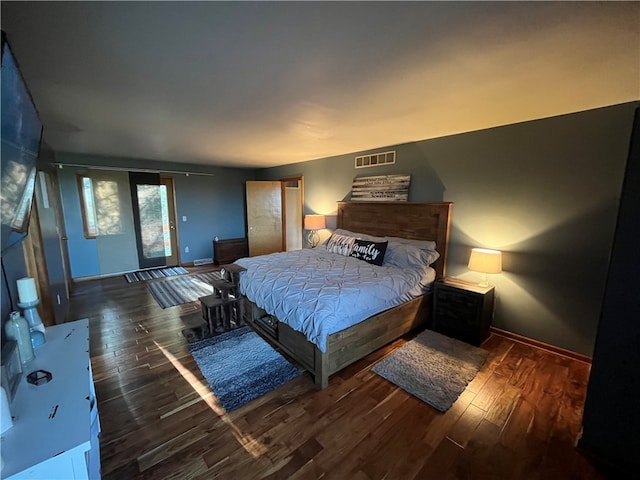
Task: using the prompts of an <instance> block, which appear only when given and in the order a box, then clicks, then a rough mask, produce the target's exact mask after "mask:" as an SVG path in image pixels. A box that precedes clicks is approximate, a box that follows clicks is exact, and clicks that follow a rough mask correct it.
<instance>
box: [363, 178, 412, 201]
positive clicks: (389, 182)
mask: <svg viewBox="0 0 640 480" xmlns="http://www.w3.org/2000/svg"><path fill="white" fill-rule="evenodd" d="M410 184H411V175H376V176H374V177H355V178H354V179H353V185H352V186H351V201H352V202H406V201H407V199H408V198H409V185H410Z"/></svg>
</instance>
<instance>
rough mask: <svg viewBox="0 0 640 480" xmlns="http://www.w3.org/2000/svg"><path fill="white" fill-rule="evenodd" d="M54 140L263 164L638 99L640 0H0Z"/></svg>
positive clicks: (148, 154) (60, 145)
mask: <svg viewBox="0 0 640 480" xmlns="http://www.w3.org/2000/svg"><path fill="white" fill-rule="evenodd" d="M1 8H2V28H3V30H5V31H6V32H7V35H8V38H9V42H10V43H11V45H12V47H13V50H14V53H15V55H16V57H17V59H18V62H19V63H20V65H21V67H22V70H23V74H24V76H25V78H26V81H27V83H28V85H29V88H30V90H31V93H32V95H33V97H34V100H35V102H36V105H37V108H38V110H39V112H40V116H41V118H42V120H43V123H44V126H45V140H46V141H47V142H48V143H49V145H50V146H51V147H52V148H54V149H55V150H60V151H71V152H78V153H96V154H103V155H113V156H122V157H131V158H145V159H152V160H167V161H175V162H187V163H198V164H211V165H235V166H243V167H266V166H273V165H282V164H286V163H292V162H297V161H303V160H309V159H314V158H322V157H327V156H331V155H337V154H342V153H348V152H355V151H362V150H367V149H373V148H377V147H384V146H387V145H393V144H397V143H403V142H408V141H414V140H422V139H427V138H433V137H439V136H443V135H449V134H454V133H460V132H466V131H472V130H478V129H482V128H488V127H493V126H497V125H505V124H510V123H515V122H520V121H525V120H531V119H536V118H544V117H549V116H553V115H560V114H565V113H570V112H576V111H582V110H586V109H591V108H597V107H601V106H605V105H612V104H617V103H622V102H627V101H633V100H637V99H639V98H640V4H639V3H637V2H630V3H611V2H604V3H595V2H569V3H547V2H544V3H541V2H514V3H506V2H409V3H404V2H357V3H351V2H334V3H324V2H300V3H297V2H296V3H293V2H284V3H271V2H256V3H250V2H69V3H66V2H65V3H58V2H43V3H31V2H7V1H3V2H2V5H1Z"/></svg>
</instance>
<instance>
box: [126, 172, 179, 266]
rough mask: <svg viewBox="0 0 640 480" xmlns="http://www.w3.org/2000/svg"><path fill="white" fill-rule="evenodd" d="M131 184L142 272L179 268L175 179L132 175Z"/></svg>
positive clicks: (139, 174)
mask: <svg viewBox="0 0 640 480" xmlns="http://www.w3.org/2000/svg"><path fill="white" fill-rule="evenodd" d="M129 182H130V186H131V202H132V204H133V218H134V228H135V231H136V243H137V246H138V263H139V265H140V268H151V267H159V266H165V265H166V266H174V265H178V263H179V261H180V260H179V256H178V241H177V232H176V220H175V202H174V195H173V179H172V178H170V177H162V178H160V175H158V174H153V173H151V174H150V173H139V172H130V173H129Z"/></svg>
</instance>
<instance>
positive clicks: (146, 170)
mask: <svg viewBox="0 0 640 480" xmlns="http://www.w3.org/2000/svg"><path fill="white" fill-rule="evenodd" d="M54 165H55V166H56V167H58V168H62V167H79V168H86V169H88V170H113V171H116V172H140V173H177V174H179V175H185V176H187V177H188V176H189V175H200V176H204V177H215V175H216V174H215V173H205V172H186V171H180V170H162V169H155V168H125V167H106V166H102V165H81V164H79V163H60V162H55V163H54Z"/></svg>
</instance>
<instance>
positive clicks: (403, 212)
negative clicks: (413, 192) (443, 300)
mask: <svg viewBox="0 0 640 480" xmlns="http://www.w3.org/2000/svg"><path fill="white" fill-rule="evenodd" d="M452 209H453V203H452V202H437V203H422V202H338V223H337V226H338V228H343V229H345V230H351V231H352V232H359V233H368V234H369V235H375V236H379V237H385V236H390V237H403V238H411V239H414V240H433V241H435V242H436V248H437V250H438V253H440V258H439V259H438V260H437V261H436V262H435V263H434V264H433V265H432V267H433V268H434V269H435V271H436V278H443V277H444V276H445V274H446V267H447V253H448V250H449V226H450V221H451V210H452Z"/></svg>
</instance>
